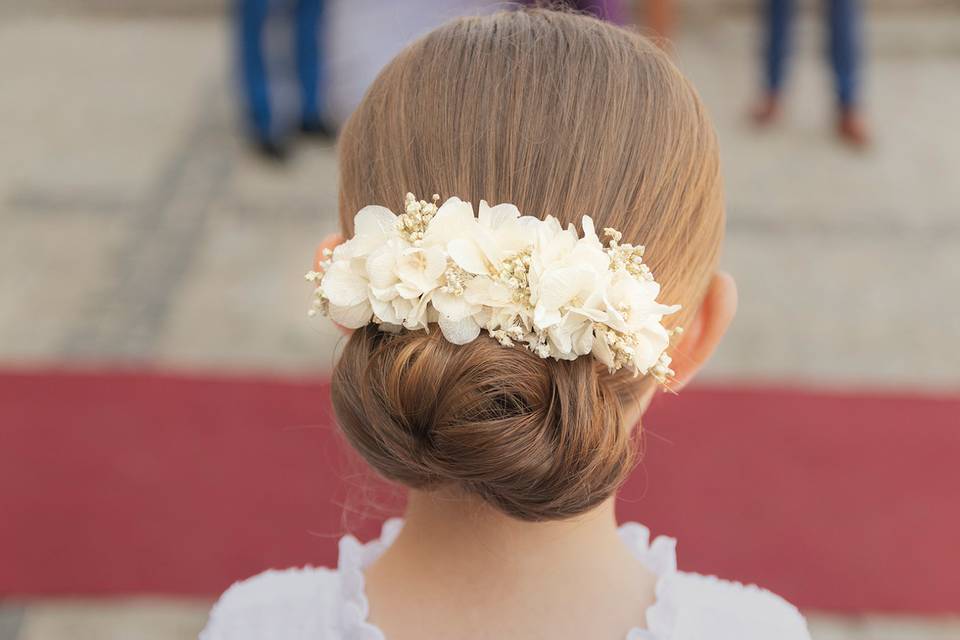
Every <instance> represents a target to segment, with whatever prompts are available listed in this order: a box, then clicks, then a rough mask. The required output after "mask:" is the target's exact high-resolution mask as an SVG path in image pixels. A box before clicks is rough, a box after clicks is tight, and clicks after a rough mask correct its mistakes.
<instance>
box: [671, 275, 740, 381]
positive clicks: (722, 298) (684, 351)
mask: <svg viewBox="0 0 960 640" xmlns="http://www.w3.org/2000/svg"><path fill="white" fill-rule="evenodd" d="M736 313H737V284H736V282H734V280H733V276H731V275H730V274H729V273H725V272H723V271H718V272H716V273H715V274H713V278H712V279H711V280H710V286H708V287H707V293H706V295H704V297H703V302H701V303H700V308H699V309H697V313H696V315H694V317H693V321H692V322H690V323H689V325H688V326H687V327H684V329H685V331H684V332H683V339H681V340H680V343H679V344H678V345H677V347H676V349H675V350H674V353H675V357H674V360H673V363H672V364H671V367H672V368H673V370H674V372H675V373H674V376H673V378H674V381H673V383H672V384H671V385H670V388H671V389H673V390H675V391H679V390H680V389H682V388H683V387H685V386H686V385H687V384H688V383H689V382H690V380H692V379H693V377H694V376H695V375H696V373H697V372H698V371H699V370H700V368H701V367H703V365H704V364H706V362H707V360H708V359H709V358H710V355H711V354H712V353H713V350H714V349H716V348H717V345H718V344H720V339H721V338H722V337H723V334H724V333H726V332H727V327H729V326H730V322H732V321H733V316H734V315H736Z"/></svg>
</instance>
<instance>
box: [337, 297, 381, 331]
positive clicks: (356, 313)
mask: <svg viewBox="0 0 960 640" xmlns="http://www.w3.org/2000/svg"><path fill="white" fill-rule="evenodd" d="M372 315H373V308H372V307H371V306H370V303H369V302H368V301H367V300H364V301H363V302H361V303H360V304H357V305H353V306H347V307H341V306H338V305H334V304H331V305H330V318H331V319H332V320H333V321H334V322H336V323H337V324H339V325H343V326H344V327H346V328H348V329H359V328H360V327H362V326H364V325H366V324H368V323H369V322H370V317H371V316H372Z"/></svg>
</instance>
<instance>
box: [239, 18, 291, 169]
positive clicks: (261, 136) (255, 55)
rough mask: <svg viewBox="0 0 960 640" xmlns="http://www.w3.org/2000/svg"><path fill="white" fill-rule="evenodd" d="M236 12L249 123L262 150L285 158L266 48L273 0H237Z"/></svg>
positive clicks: (242, 80) (241, 72)
mask: <svg viewBox="0 0 960 640" xmlns="http://www.w3.org/2000/svg"><path fill="white" fill-rule="evenodd" d="M234 12H235V14H236V23H237V41H238V49H239V61H240V82H241V85H242V92H243V96H244V99H245V100H246V104H245V105H244V109H245V112H246V117H247V124H248V126H249V128H250V131H251V133H252V135H253V137H254V142H256V143H257V145H258V147H259V148H260V150H261V151H263V152H264V153H265V154H266V155H269V156H272V157H282V156H283V155H284V151H285V150H284V147H283V145H282V143H281V140H280V137H279V135H278V134H277V132H276V131H275V127H274V123H273V114H272V112H271V108H270V87H269V84H268V79H267V64H266V59H265V55H264V46H263V45H264V31H265V28H266V24H267V17H268V15H269V13H270V0H235V3H234Z"/></svg>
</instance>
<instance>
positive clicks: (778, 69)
mask: <svg viewBox="0 0 960 640" xmlns="http://www.w3.org/2000/svg"><path fill="white" fill-rule="evenodd" d="M792 21H793V0H764V7H763V24H764V27H765V29H766V42H765V43H764V51H763V74H764V76H763V81H764V87H763V96H762V97H761V98H760V102H759V103H758V104H757V105H756V107H754V110H753V117H754V120H756V121H757V122H758V123H760V124H766V123H768V122H771V121H772V120H774V119H775V118H776V117H777V116H778V115H779V113H780V94H781V93H782V91H783V82H784V76H785V75H786V66H787V55H788V54H789V48H790V26H791V23H792Z"/></svg>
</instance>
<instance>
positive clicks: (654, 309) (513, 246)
mask: <svg viewBox="0 0 960 640" xmlns="http://www.w3.org/2000/svg"><path fill="white" fill-rule="evenodd" d="M432 200H433V201H432V202H427V201H425V200H419V201H418V200H417V199H416V197H414V195H413V194H411V193H408V194H407V196H406V200H405V211H404V213H403V214H401V215H399V216H398V215H395V214H394V213H393V212H392V211H390V210H389V209H387V208H385V207H381V206H367V207H364V208H363V209H361V210H360V211H359V212H358V213H357V215H356V217H355V218H354V236H353V238H351V239H350V240H348V241H346V242H344V243H343V244H341V245H339V246H338V247H337V248H336V249H334V250H333V251H332V252H330V251H327V252H325V254H324V257H325V259H324V260H323V262H322V263H321V265H320V268H321V269H322V270H321V271H310V272H309V273H307V275H306V278H307V280H308V281H310V282H312V283H314V284H315V285H316V288H315V289H314V300H313V306H312V308H311V309H310V312H309V315H311V316H315V315H317V314H318V313H322V314H324V315H326V316H329V317H330V318H331V319H332V320H334V321H335V322H337V323H339V324H341V325H343V326H345V327H348V328H358V327H362V326H364V325H367V324H370V323H376V324H377V325H379V327H380V329H381V330H383V331H393V332H395V331H399V330H400V329H401V328H406V329H409V330H416V329H423V330H425V331H428V330H429V325H430V324H433V323H436V324H437V325H439V327H440V331H441V332H443V336H444V338H446V339H447V340H448V341H450V342H452V343H454V344H466V343H468V342H471V341H472V340H474V339H476V338H477V336H478V335H479V334H480V331H481V330H485V331H486V332H487V333H488V334H489V335H490V336H492V337H493V338H495V339H497V340H498V341H499V342H500V343H501V344H503V345H504V346H508V347H510V346H514V345H515V344H522V345H525V346H526V347H527V348H528V349H530V351H532V352H533V353H535V354H537V355H538V356H540V357H541V358H547V357H551V358H556V359H558V360H573V359H575V358H577V357H579V356H583V355H587V354H591V355H593V357H595V358H596V359H597V360H599V361H601V362H602V363H604V364H605V365H607V367H608V368H609V369H610V371H611V372H613V371H616V370H618V369H620V368H622V367H626V368H628V369H630V370H632V371H634V374H635V375H637V374H643V375H646V374H648V373H649V374H650V375H651V376H653V377H654V378H655V379H657V380H658V381H659V382H661V383H662V384H666V381H667V380H668V379H669V378H670V377H671V376H672V375H673V371H672V370H671V369H670V356H668V355H667V353H666V350H667V347H669V345H670V337H671V335H672V334H673V333H675V332H679V328H678V329H675V330H674V331H668V330H667V329H666V328H665V327H664V326H663V324H662V322H661V320H662V318H663V316H665V315H668V314H671V313H675V312H676V311H678V310H679V309H680V305H664V304H661V303H659V302H657V296H658V295H659V293H660V285H659V284H658V283H657V282H656V281H655V280H654V278H653V275H652V274H651V273H650V269H649V268H648V267H647V265H646V264H645V263H644V262H643V251H644V248H643V247H642V246H633V245H631V244H620V240H621V238H622V235H621V234H620V232H618V231H616V230H614V229H604V230H603V231H604V234H605V236H606V237H607V238H608V242H607V246H604V245H603V244H602V243H601V242H600V239H599V238H598V237H597V234H596V232H595V230H594V226H593V220H592V219H591V218H590V216H583V220H582V223H581V226H582V228H583V237H578V235H577V231H576V229H575V228H574V226H573V225H572V224H571V225H569V226H568V227H567V228H566V229H564V228H563V227H562V226H561V225H560V223H559V222H558V221H557V220H556V219H555V218H553V217H552V216H547V217H546V219H544V220H540V219H539V218H535V217H532V216H521V215H520V212H519V211H518V210H517V207H516V206H514V205H512V204H499V205H497V206H494V207H491V206H489V205H488V204H487V203H486V202H484V201H483V200H481V201H480V208H479V211H478V215H477V216H476V217H474V213H473V207H472V206H471V205H470V203H469V202H463V201H462V200H460V199H459V198H455V197H454V198H450V199H448V200H447V201H446V202H444V203H443V205H441V206H440V207H438V206H437V202H438V201H439V200H440V196H438V195H434V196H433V199H432Z"/></svg>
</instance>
